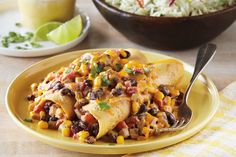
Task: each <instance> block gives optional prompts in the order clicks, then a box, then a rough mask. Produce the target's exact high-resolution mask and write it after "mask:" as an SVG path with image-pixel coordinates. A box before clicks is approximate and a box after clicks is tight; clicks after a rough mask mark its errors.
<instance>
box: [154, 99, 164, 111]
mask: <svg viewBox="0 0 236 157" xmlns="http://www.w3.org/2000/svg"><path fill="white" fill-rule="evenodd" d="M155 103H156V104H157V106H158V109H159V110H161V109H162V108H163V101H160V100H158V101H156V102H155Z"/></svg>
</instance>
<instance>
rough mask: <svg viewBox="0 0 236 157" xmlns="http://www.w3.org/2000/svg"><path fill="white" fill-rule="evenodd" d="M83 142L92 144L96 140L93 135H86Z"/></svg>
mask: <svg viewBox="0 0 236 157" xmlns="http://www.w3.org/2000/svg"><path fill="white" fill-rule="evenodd" d="M85 142H86V143H88V144H93V143H95V142H96V138H95V137H93V136H88V137H87V138H86V139H85Z"/></svg>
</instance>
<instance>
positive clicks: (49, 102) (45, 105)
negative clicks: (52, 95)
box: [43, 101, 53, 114]
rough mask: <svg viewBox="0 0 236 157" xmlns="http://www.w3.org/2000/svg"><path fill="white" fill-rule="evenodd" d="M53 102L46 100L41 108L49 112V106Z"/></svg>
mask: <svg viewBox="0 0 236 157" xmlns="http://www.w3.org/2000/svg"><path fill="white" fill-rule="evenodd" d="M52 104H53V102H51V101H47V102H45V104H44V107H43V110H44V111H45V112H46V114H48V113H49V110H50V107H51V106H52Z"/></svg>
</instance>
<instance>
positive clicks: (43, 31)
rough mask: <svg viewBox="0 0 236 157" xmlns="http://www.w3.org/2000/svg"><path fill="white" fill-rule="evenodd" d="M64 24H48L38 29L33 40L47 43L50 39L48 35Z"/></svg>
mask: <svg viewBox="0 0 236 157" xmlns="http://www.w3.org/2000/svg"><path fill="white" fill-rule="evenodd" d="M61 24H62V23H60V22H48V23H45V24H43V25H42V26H40V27H39V28H37V30H36V32H35V33H34V37H33V40H34V41H47V40H48V37H47V34H48V33H49V32H51V31H52V30H54V29H56V28H57V27H59V26H60V25H61Z"/></svg>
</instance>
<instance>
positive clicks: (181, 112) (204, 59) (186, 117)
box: [155, 44, 216, 133]
mask: <svg viewBox="0 0 236 157" xmlns="http://www.w3.org/2000/svg"><path fill="white" fill-rule="evenodd" d="M215 53H216V45H215V44H205V45H203V46H202V47H200V49H199V51H198V55H197V60H196V63H195V68H194V72H193V75H192V78H191V80H190V83H189V85H188V87H187V90H186V92H185V94H184V97H183V103H182V104H181V105H180V106H179V109H178V120H176V121H175V122H174V124H173V125H172V126H171V127H170V128H161V129H156V130H155V131H156V133H160V132H171V131H179V130H182V129H184V128H185V127H186V126H187V125H188V124H189V123H190V122H191V119H192V115H193V113H192V110H191V109H190V108H189V106H188V101H187V100H188V97H189V93H190V91H191V89H192V86H193V84H194V82H195V81H196V79H197V77H198V76H199V74H200V73H201V72H202V70H203V69H204V68H205V67H206V65H207V64H208V63H209V62H210V61H211V59H212V58H213V56H214V55H215Z"/></svg>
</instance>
